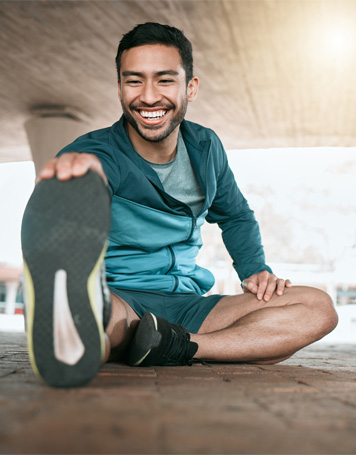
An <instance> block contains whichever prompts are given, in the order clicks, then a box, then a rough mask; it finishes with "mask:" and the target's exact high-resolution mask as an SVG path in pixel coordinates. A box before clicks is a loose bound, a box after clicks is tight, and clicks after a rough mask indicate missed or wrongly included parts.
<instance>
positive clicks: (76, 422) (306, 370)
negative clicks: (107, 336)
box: [0, 333, 356, 454]
mask: <svg viewBox="0 0 356 455" xmlns="http://www.w3.org/2000/svg"><path fill="white" fill-rule="evenodd" d="M0 337H1V342H0V358H1V366H0V415H1V425H0V453H1V454H35V453H36V454H113V453H117V454H355V453H356V345H342V346H325V345H323V344H314V345H312V346H310V347H308V348H306V349H304V350H302V351H300V352H299V353H298V354H296V355H295V356H293V357H292V358H291V359H289V360H288V361H286V362H283V363H281V364H279V365H246V364H241V365H237V364H217V363H211V364H208V365H204V364H199V363H197V364H194V365H193V366H192V367H156V368H130V367H128V366H126V365H123V364H107V365H105V366H104V367H103V368H102V369H101V371H100V372H99V374H98V376H97V377H96V378H95V379H94V380H93V381H92V382H91V384H89V385H88V386H86V387H83V388H80V389H71V390H57V389H51V388H49V387H48V386H46V385H44V384H42V383H40V382H39V381H38V380H37V378H36V377H35V376H34V374H33V373H32V370H31V368H30V365H29V360H28V356H27V351H26V345H25V337H24V335H23V334H10V333H9V334H8V333H0Z"/></svg>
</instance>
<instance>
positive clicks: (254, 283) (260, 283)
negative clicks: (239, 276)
mask: <svg viewBox="0 0 356 455" xmlns="http://www.w3.org/2000/svg"><path fill="white" fill-rule="evenodd" d="M291 286H292V283H291V282H290V280H283V279H281V278H277V277H276V275H274V274H273V273H269V272H267V271H264V272H260V273H255V274H254V275H251V276H250V277H249V278H246V279H245V280H244V281H243V291H244V292H252V294H256V295H257V298H258V300H262V299H263V300H264V301H265V302H268V301H269V300H270V299H271V297H272V295H273V294H274V292H276V293H277V295H282V294H283V293H284V290H285V288H290V287H291Z"/></svg>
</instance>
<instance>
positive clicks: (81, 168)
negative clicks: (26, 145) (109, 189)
mask: <svg viewBox="0 0 356 455" xmlns="http://www.w3.org/2000/svg"><path fill="white" fill-rule="evenodd" d="M89 169H91V170H93V171H95V172H97V173H98V174H99V175H100V176H101V177H102V178H103V180H104V181H105V183H107V178H106V175H105V173H104V171H103V167H102V165H101V162H100V160H99V159H98V158H97V157H96V156H95V155H92V154H89V153H76V152H72V153H64V154H63V155H61V156H59V157H58V158H53V159H52V160H50V161H48V163H47V164H45V166H44V167H43V168H42V170H41V172H40V173H39V176H38V177H37V179H36V182H39V181H40V180H42V179H50V178H52V177H54V176H57V178H58V180H62V181H66V180H69V179H71V178H73V177H81V176H83V175H85V174H86V173H87V172H88V170H89Z"/></svg>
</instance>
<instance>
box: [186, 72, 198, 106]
mask: <svg viewBox="0 0 356 455" xmlns="http://www.w3.org/2000/svg"><path fill="white" fill-rule="evenodd" d="M198 87H199V79H198V78H197V77H196V76H193V77H192V79H191V80H190V81H189V82H188V87H187V95H188V101H189V102H190V103H191V102H192V101H194V100H195V98H196V97H197V95H198Z"/></svg>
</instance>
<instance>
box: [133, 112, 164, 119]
mask: <svg viewBox="0 0 356 455" xmlns="http://www.w3.org/2000/svg"><path fill="white" fill-rule="evenodd" d="M139 112H140V114H141V116H142V117H144V118H151V119H159V118H162V117H163V116H164V115H165V114H166V113H167V111H156V112H149V111H139Z"/></svg>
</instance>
